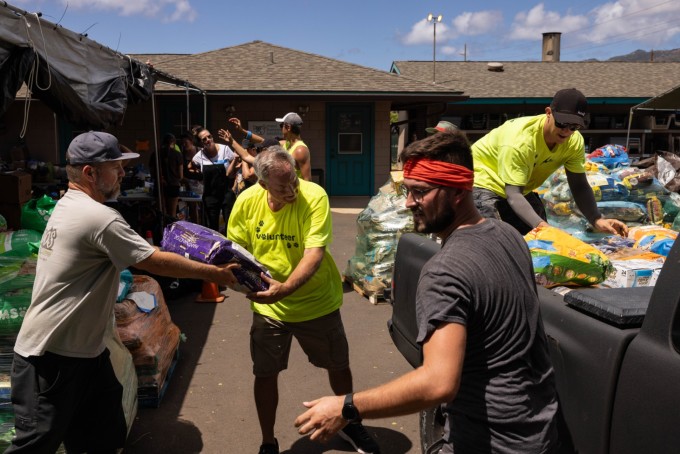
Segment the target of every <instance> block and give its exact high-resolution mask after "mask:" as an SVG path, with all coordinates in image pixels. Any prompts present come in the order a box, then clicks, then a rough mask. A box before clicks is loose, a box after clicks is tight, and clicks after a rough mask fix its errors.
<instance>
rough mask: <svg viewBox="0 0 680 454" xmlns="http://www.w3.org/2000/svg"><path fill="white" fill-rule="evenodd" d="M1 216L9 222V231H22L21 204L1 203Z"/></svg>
mask: <svg viewBox="0 0 680 454" xmlns="http://www.w3.org/2000/svg"><path fill="white" fill-rule="evenodd" d="M0 214H1V215H2V217H3V218H5V220H6V221H7V228H8V229H9V230H20V229H21V204H20V203H2V202H0Z"/></svg>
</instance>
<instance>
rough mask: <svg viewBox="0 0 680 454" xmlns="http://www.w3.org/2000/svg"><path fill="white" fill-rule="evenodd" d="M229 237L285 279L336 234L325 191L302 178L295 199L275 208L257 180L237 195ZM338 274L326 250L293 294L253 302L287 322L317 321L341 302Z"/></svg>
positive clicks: (264, 312) (263, 311) (259, 309)
mask: <svg viewBox="0 0 680 454" xmlns="http://www.w3.org/2000/svg"><path fill="white" fill-rule="evenodd" d="M227 236H228V238H229V239H230V240H232V241H233V242H235V243H237V244H239V245H241V246H243V247H244V248H246V249H247V250H248V251H250V252H251V253H252V254H253V255H254V256H255V258H256V259H257V260H258V261H259V262H260V263H262V264H263V265H264V266H266V267H267V269H268V270H269V272H270V273H271V274H272V277H273V278H274V279H276V280H277V281H279V282H284V281H285V280H286V279H287V278H288V276H290V274H291V273H292V272H293V270H294V269H295V267H296V266H297V265H298V263H300V260H302V257H303V255H304V251H305V249H306V248H307V249H308V248H313V247H321V246H325V247H326V248H327V247H328V246H329V245H330V244H331V241H332V238H333V226H332V220H331V212H330V205H329V203H328V196H327V195H326V191H324V190H323V188H322V187H321V186H319V185H317V184H316V183H313V182H310V181H305V180H300V191H299V194H298V197H297V200H296V201H295V202H294V203H292V204H287V205H285V206H284V207H283V208H282V209H280V210H279V211H276V212H273V211H272V210H271V209H270V208H269V205H268V204H267V191H265V190H264V188H262V186H260V185H259V184H256V185H254V186H252V187H250V188H248V189H246V190H245V191H243V192H242V193H241V194H239V196H238V198H237V199H236V203H235V204H234V209H233V210H232V212H231V215H230V216H229V224H228V226H227ZM342 294H343V292H342V282H341V280H340V273H339V271H338V268H337V267H336V265H335V262H334V261H333V258H332V257H331V254H330V252H329V251H328V249H326V250H325V252H324V257H323V260H322V262H321V265H320V266H319V269H318V270H317V271H316V273H314V275H313V276H312V277H311V278H310V279H309V281H307V282H306V283H305V284H304V285H303V286H302V287H300V288H299V289H298V290H297V291H296V292H295V293H293V294H292V295H290V296H288V297H286V298H284V299H282V300H281V301H279V302H277V303H275V304H258V303H254V302H252V303H251V308H252V310H253V311H255V312H256V313H258V314H262V315H264V316H267V317H271V318H274V319H277V320H282V321H285V322H302V321H306V320H313V319H315V318H318V317H321V316H323V315H326V314H329V313H331V312H333V311H335V310H336V309H338V308H339V307H340V306H341V305H342Z"/></svg>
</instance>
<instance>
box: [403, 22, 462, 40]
mask: <svg viewBox="0 0 680 454" xmlns="http://www.w3.org/2000/svg"><path fill="white" fill-rule="evenodd" d="M449 31H450V28H449V27H448V26H447V25H446V24H445V23H444V22H439V23H437V42H438V43H441V42H445V41H446V40H447V39H448V35H449ZM433 38H434V24H433V23H432V22H428V21H427V19H422V20H420V21H418V22H416V23H415V24H414V25H413V27H411V31H410V32H408V34H407V35H405V36H404V37H403V38H402V39H401V42H402V43H403V44H406V45H408V46H412V45H417V44H432V39H433Z"/></svg>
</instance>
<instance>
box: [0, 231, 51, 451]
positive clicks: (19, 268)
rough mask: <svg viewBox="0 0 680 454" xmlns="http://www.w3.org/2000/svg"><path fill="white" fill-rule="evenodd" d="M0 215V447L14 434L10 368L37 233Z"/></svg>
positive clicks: (31, 278)
mask: <svg viewBox="0 0 680 454" xmlns="http://www.w3.org/2000/svg"><path fill="white" fill-rule="evenodd" d="M6 228H7V225H6V224H5V223H4V218H1V219H0V449H1V450H4V448H6V447H7V446H9V444H10V442H11V440H12V436H13V435H14V412H13V410H12V405H11V402H10V391H11V388H10V371H11V369H12V358H13V356H14V343H15V342H16V338H17V334H18V333H19V328H21V322H22V321H23V318H24V315H25V314H26V309H28V306H29V305H30V304H31V292H32V290H33V281H34V280H35V264H36V260H35V252H37V250H38V246H39V242H40V237H41V235H40V233H39V232H36V231H33V230H27V229H26V230H14V231H12V230H6Z"/></svg>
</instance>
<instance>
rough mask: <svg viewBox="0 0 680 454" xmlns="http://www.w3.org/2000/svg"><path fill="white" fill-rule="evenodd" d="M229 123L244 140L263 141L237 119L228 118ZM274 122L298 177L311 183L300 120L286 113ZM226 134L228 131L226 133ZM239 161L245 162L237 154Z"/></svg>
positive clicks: (221, 131) (307, 149) (298, 117)
mask: <svg viewBox="0 0 680 454" xmlns="http://www.w3.org/2000/svg"><path fill="white" fill-rule="evenodd" d="M229 122H230V123H232V124H233V125H234V128H235V130H236V131H238V132H240V133H241V134H244V135H245V137H246V139H249V140H251V141H253V142H255V143H256V144H257V143H261V142H263V141H264V140H265V139H264V137H262V136H259V135H257V134H255V133H253V132H252V131H247V130H246V129H244V128H243V126H241V120H239V119H238V118H230V119H229ZM276 122H278V123H280V125H281V133H282V136H283V139H281V140H280V145H281V146H282V147H283V148H284V149H285V150H286V151H288V152H289V153H290V154H291V155H292V156H293V158H294V159H295V169H296V172H297V175H298V177H300V178H302V179H303V180H307V181H312V165H311V157H310V153H309V148H308V147H307V144H305V143H304V142H303V141H302V138H301V137H300V132H301V129H302V118H301V117H300V115H298V114H296V113H295V112H288V113H287V114H286V115H284V116H283V117H282V118H277V119H276ZM224 132H225V130H220V131H219V134H220V138H223V137H222V135H224ZM226 132H228V131H226ZM239 155H240V156H241V159H244V160H247V159H248V158H247V157H246V158H244V156H243V155H241V154H239Z"/></svg>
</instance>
